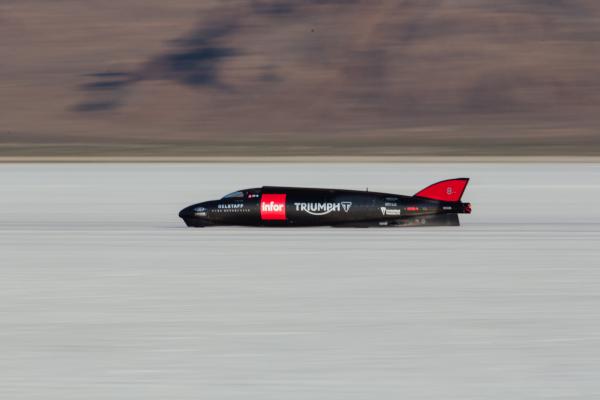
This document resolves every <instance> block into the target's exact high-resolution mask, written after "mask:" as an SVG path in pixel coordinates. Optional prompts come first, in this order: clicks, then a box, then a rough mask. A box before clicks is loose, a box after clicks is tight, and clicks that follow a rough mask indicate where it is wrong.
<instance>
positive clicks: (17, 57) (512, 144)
mask: <svg viewBox="0 0 600 400" xmlns="http://www.w3.org/2000/svg"><path fill="white" fill-rule="evenodd" d="M599 65H600V2H598V1H596V0H502V1H497V0H404V1H402V0H396V1H394V0H380V1H377V0H296V1H294V0H288V1H283V0H254V1H253V0H247V1H236V0H226V1H225V0H204V1H198V0H171V1H164V0H120V1H99V0H87V1H80V0H53V1H48V0H2V2H0V93H1V95H0V155H19V154H22V155H31V154H75V155H79V154H83V155H85V154H117V155H122V154H158V155H177V154H185V155H204V154H213V155H214V154H234V155H235V154H398V155H402V154H413V155H414V154H427V155H431V154H467V155H469V154H500V155H502V154H509V155H515V154H561V155H597V154H600V133H599V132H600V131H599V129H600V73H599V67H598V66H599Z"/></svg>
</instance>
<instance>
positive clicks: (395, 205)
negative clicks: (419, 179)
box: [385, 203, 398, 207]
mask: <svg viewBox="0 0 600 400" xmlns="http://www.w3.org/2000/svg"><path fill="white" fill-rule="evenodd" d="M385 206H386V207H398V203H385Z"/></svg>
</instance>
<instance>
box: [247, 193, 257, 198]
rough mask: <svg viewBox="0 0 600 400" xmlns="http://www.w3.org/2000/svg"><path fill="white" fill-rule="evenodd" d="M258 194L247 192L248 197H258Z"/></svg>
mask: <svg viewBox="0 0 600 400" xmlns="http://www.w3.org/2000/svg"><path fill="white" fill-rule="evenodd" d="M259 196H260V195H259V194H258V193H248V198H249V199H255V198H257V197H259Z"/></svg>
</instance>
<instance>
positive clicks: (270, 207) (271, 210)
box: [260, 193, 286, 221]
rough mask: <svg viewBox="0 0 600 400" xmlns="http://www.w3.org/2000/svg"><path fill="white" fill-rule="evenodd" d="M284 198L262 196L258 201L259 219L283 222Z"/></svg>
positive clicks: (280, 195)
mask: <svg viewBox="0 0 600 400" xmlns="http://www.w3.org/2000/svg"><path fill="white" fill-rule="evenodd" d="M285 198H286V194H274V193H273V194H263V195H262V197H261V199H260V219H262V220H270V221H277V220H278V221H282V220H285V219H286V215H285Z"/></svg>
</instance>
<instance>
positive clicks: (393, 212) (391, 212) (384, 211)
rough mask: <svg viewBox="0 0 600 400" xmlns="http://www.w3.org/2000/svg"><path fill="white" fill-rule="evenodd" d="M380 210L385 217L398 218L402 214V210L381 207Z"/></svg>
mask: <svg viewBox="0 0 600 400" xmlns="http://www.w3.org/2000/svg"><path fill="white" fill-rule="evenodd" d="M379 209H380V210H381V213H382V214H383V215H390V216H396V217H397V216H399V215H400V214H401V213H402V212H401V210H399V209H394V208H392V209H389V208H387V207H380V208H379Z"/></svg>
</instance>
